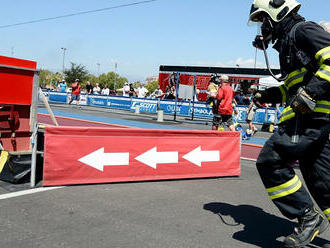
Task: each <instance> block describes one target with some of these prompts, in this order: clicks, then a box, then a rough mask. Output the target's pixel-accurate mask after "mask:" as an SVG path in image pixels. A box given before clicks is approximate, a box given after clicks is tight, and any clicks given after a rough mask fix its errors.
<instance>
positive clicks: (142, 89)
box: [136, 83, 149, 98]
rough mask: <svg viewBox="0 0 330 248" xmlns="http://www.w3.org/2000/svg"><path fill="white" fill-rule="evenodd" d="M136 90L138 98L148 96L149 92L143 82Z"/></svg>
mask: <svg viewBox="0 0 330 248" xmlns="http://www.w3.org/2000/svg"><path fill="white" fill-rule="evenodd" d="M136 90H137V97H138V98H145V97H146V96H147V93H148V92H149V91H148V90H147V89H146V88H145V87H144V86H143V85H142V84H141V83H140V85H139V87H138V88H137V89H136Z"/></svg>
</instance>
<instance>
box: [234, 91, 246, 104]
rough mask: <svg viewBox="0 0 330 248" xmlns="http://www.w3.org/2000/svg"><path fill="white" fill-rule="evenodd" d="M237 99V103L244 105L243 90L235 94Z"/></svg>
mask: <svg viewBox="0 0 330 248" xmlns="http://www.w3.org/2000/svg"><path fill="white" fill-rule="evenodd" d="M235 101H236V102H237V105H244V93H243V90H240V91H239V93H238V94H237V95H236V96H235Z"/></svg>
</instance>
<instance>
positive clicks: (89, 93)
mask: <svg viewBox="0 0 330 248" xmlns="http://www.w3.org/2000/svg"><path fill="white" fill-rule="evenodd" d="M86 93H87V94H88V95H91V94H93V86H92V85H91V82H89V81H87V83H86Z"/></svg>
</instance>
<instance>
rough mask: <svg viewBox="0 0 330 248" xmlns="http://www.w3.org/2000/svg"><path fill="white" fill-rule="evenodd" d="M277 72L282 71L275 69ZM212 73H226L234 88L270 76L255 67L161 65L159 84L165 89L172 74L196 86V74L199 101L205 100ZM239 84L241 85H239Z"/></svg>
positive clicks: (242, 86)
mask: <svg viewBox="0 0 330 248" xmlns="http://www.w3.org/2000/svg"><path fill="white" fill-rule="evenodd" d="M274 72H275V73H277V74H278V73H280V71H279V70H276V69H274ZM211 74H217V75H221V74H226V75H228V76H229V80H230V82H231V84H232V87H233V88H234V90H238V89H243V91H244V90H247V88H249V87H250V86H251V85H258V82H259V79H260V78H261V77H265V76H269V71H268V70H267V69H259V68H256V69H253V68H224V67H200V66H166V65H161V66H160V67H159V85H160V87H161V89H162V90H163V91H165V89H166V87H167V86H168V85H169V82H170V79H171V76H174V77H175V76H176V75H179V81H180V84H183V85H188V86H192V87H193V86H194V77H195V76H196V89H198V90H199V91H200V94H199V95H198V100H199V101H205V100H206V98H207V94H206V91H207V88H208V85H209V81H210V76H211ZM238 86H239V87H238Z"/></svg>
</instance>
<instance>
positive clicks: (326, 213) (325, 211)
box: [323, 208, 330, 220]
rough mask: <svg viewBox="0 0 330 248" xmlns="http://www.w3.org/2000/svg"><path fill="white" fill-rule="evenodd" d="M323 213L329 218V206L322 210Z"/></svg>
mask: <svg viewBox="0 0 330 248" xmlns="http://www.w3.org/2000/svg"><path fill="white" fill-rule="evenodd" d="M323 213H324V215H325V217H326V218H327V219H328V220H330V208H328V209H327V210H324V211H323Z"/></svg>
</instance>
